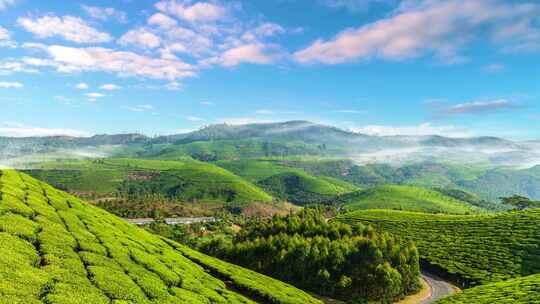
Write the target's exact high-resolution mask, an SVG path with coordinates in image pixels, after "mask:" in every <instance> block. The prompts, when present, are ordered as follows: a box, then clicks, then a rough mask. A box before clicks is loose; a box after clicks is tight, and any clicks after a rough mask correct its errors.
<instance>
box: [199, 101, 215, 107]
mask: <svg viewBox="0 0 540 304" xmlns="http://www.w3.org/2000/svg"><path fill="white" fill-rule="evenodd" d="M201 105H203V106H213V105H215V103H213V102H211V101H207V100H204V101H201Z"/></svg>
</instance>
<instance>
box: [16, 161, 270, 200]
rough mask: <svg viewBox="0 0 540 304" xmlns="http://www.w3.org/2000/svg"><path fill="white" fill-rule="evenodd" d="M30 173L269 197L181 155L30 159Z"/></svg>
mask: <svg viewBox="0 0 540 304" xmlns="http://www.w3.org/2000/svg"><path fill="white" fill-rule="evenodd" d="M36 167H37V168H38V169H37V170H29V171H27V172H28V173H29V174H31V175H32V176H34V177H36V178H38V179H41V180H43V181H46V182H48V183H51V184H53V185H56V186H59V187H61V188H63V189H66V190H69V191H73V192H89V193H95V194H97V195H109V194H111V193H115V192H116V191H119V190H121V191H124V190H126V187H127V188H129V189H127V190H128V191H134V192H139V193H141V192H145V191H150V192H152V193H159V194H162V195H165V196H168V197H174V198H176V199H179V200H184V201H194V200H197V201H203V202H206V201H207V202H220V203H239V204H244V203H249V202H269V201H271V200H272V198H271V197H270V196H269V195H268V194H266V193H265V192H264V191H262V190H261V189H260V188H258V187H257V186H255V185H254V184H251V183H249V182H247V181H245V180H243V179H242V178H241V177H239V176H236V175H234V174H233V173H231V172H229V171H227V170H225V169H223V168H220V167H218V166H215V165H212V164H209V163H204V162H199V161H194V160H192V159H189V158H183V159H180V160H176V161H167V160H145V159H131V158H105V159H97V160H82V161H62V162H52V163H43V164H38V165H36Z"/></svg>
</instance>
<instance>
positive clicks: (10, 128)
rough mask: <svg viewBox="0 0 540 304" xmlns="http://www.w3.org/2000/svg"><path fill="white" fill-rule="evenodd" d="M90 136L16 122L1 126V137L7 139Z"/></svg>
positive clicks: (83, 133)
mask: <svg viewBox="0 0 540 304" xmlns="http://www.w3.org/2000/svg"><path fill="white" fill-rule="evenodd" d="M58 135H67V136H89V135H91V134H90V133H88V132H86V131H80V130H74V129H60V128H58V129H57V128H41V127H33V126H28V125H24V124H20V123H16V122H4V123H3V124H1V125H0V136H7V137H31V136H38V137H43V136H58Z"/></svg>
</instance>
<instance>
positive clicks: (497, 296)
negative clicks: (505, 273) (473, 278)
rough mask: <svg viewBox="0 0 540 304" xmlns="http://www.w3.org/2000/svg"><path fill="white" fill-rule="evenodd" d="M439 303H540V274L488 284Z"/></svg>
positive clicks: (438, 303) (438, 302)
mask: <svg viewBox="0 0 540 304" xmlns="http://www.w3.org/2000/svg"><path fill="white" fill-rule="evenodd" d="M436 303H437V304H469V303H474V304H507V303H514V304H532V303H540V274H536V275H531V276H526V277H522V278H517V279H511V280H508V281H503V282H498V283H492V284H487V285H483V286H478V287H474V288H471V289H467V290H465V291H463V292H460V293H458V294H456V295H454V296H451V297H448V298H446V299H442V300H439V301H437V302H436Z"/></svg>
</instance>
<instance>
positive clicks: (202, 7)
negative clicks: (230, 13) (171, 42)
mask: <svg viewBox="0 0 540 304" xmlns="http://www.w3.org/2000/svg"><path fill="white" fill-rule="evenodd" d="M156 8H157V9H158V10H160V11H162V12H164V13H167V14H170V15H173V16H176V17H178V18H180V19H183V20H186V21H189V22H212V21H216V20H218V19H220V18H223V17H225V16H226V14H227V10H226V8H225V7H223V6H221V5H218V4H214V3H209V2H196V3H194V4H191V1H182V0H179V1H176V0H164V1H160V2H158V3H156Z"/></svg>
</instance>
